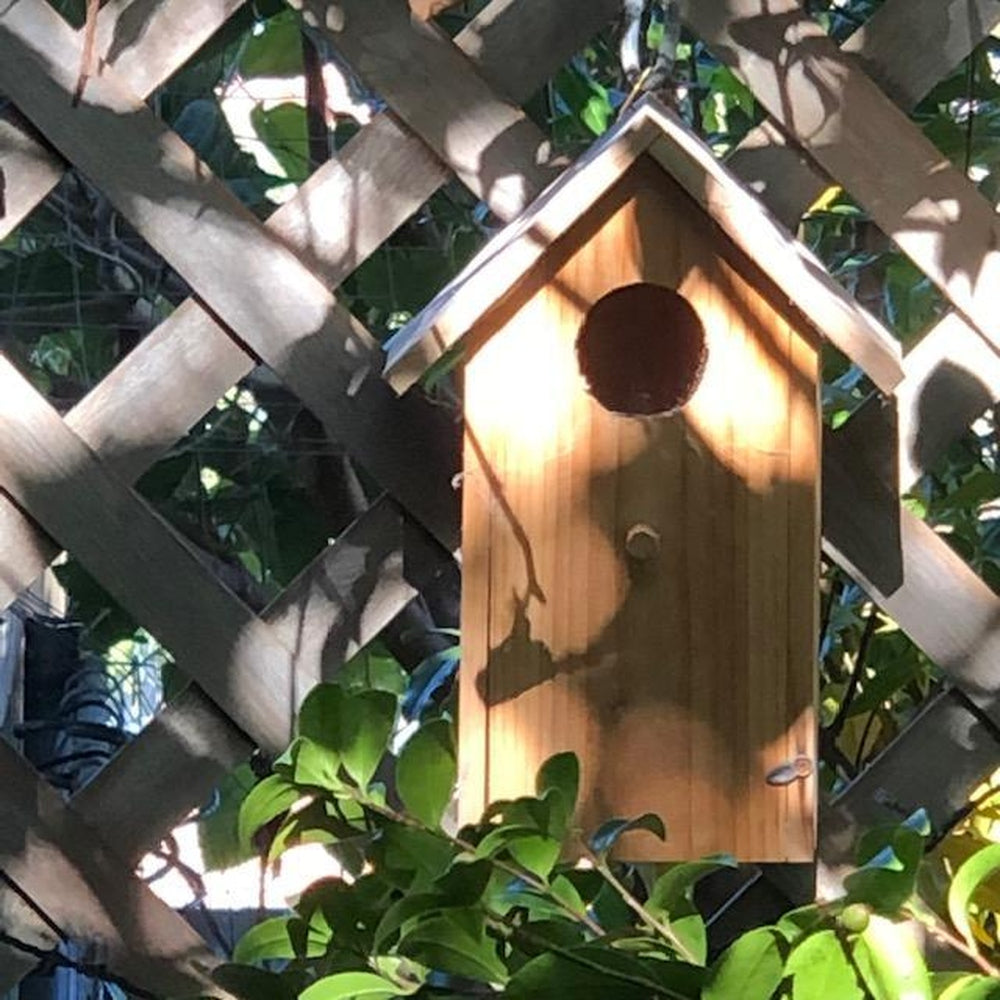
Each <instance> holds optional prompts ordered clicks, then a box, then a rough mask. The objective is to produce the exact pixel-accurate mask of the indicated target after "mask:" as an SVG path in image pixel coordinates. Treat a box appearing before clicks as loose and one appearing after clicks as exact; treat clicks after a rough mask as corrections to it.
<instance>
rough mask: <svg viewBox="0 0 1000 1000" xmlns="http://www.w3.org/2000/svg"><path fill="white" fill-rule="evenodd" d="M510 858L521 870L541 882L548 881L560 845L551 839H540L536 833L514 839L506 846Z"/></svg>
mask: <svg viewBox="0 0 1000 1000" xmlns="http://www.w3.org/2000/svg"><path fill="white" fill-rule="evenodd" d="M507 849H508V850H509V851H510V855H511V857H512V858H513V859H514V860H515V861H516V862H517V863H518V864H519V865H521V867H522V868H527V870H528V871H529V872H531V873H532V874H534V875H537V876H538V877H539V878H540V879H542V881H548V877H549V875H550V874H551V873H552V869H553V868H554V867H555V864H556V862H557V861H558V860H559V854H560V851H561V850H562V845H561V844H560V843H559V841H558V840H553V839H552V838H551V837H542V836H541V835H539V834H537V833H533V834H529V835H528V836H525V837H515V838H514V839H513V840H512V841H511V842H510V843H509V844H508V846H507Z"/></svg>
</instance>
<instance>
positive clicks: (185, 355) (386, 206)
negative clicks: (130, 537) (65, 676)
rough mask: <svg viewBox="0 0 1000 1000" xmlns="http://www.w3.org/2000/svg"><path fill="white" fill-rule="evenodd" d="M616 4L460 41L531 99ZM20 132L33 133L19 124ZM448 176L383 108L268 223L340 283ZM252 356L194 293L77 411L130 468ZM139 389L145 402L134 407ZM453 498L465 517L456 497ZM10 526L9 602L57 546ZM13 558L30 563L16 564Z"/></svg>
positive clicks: (516, 19) (73, 415) (578, 6)
mask: <svg viewBox="0 0 1000 1000" xmlns="http://www.w3.org/2000/svg"><path fill="white" fill-rule="evenodd" d="M613 8H614V2H613V0H593V2H589V3H580V0H551V2H550V3H547V4H545V5H542V6H539V5H537V4H533V3H530V2H527V3H526V2H525V0H494V3H492V4H490V5H489V6H488V7H487V8H486V9H485V10H484V11H483V12H482V13H481V14H480V15H479V16H478V17H477V18H476V19H475V20H474V21H473V22H471V23H470V25H469V26H467V27H466V28H465V29H464V30H463V31H462V32H461V33H460V34H459V36H458V38H457V39H456V42H457V44H458V45H459V47H460V48H462V49H463V51H465V52H466V53H467V55H469V57H470V59H472V60H473V61H474V62H475V63H476V64H477V66H479V67H480V68H481V70H482V73H483V75H484V77H486V78H487V79H488V80H490V81H491V82H493V83H494V84H496V85H497V86H499V87H501V89H503V90H506V91H508V92H509V93H510V94H511V95H512V96H513V97H514V98H515V99H522V98H523V97H526V96H527V95H528V94H529V93H530V92H531V91H532V90H533V89H534V88H535V87H537V86H538V85H539V84H540V83H541V82H542V80H543V79H544V78H545V76H546V74H547V73H549V72H551V69H552V67H553V65H555V64H557V63H558V61H560V60H562V59H563V58H564V57H566V56H567V55H568V54H569V53H571V52H572V51H575V49H576V48H578V47H579V45H580V44H582V43H583V42H584V41H585V40H586V39H587V38H588V37H589V36H590V35H591V34H593V32H595V31H596V30H598V28H600V27H601V25H602V24H603V23H604V22H605V21H606V20H607V18H608V17H610V16H611V12H612V10H613ZM570 14H572V17H570ZM522 18H528V19H529V24H530V27H531V31H530V32H527V33H526V34H522V33H521V31H520V29H519V27H518V26H519V24H520V23H521V19H522ZM2 128H3V123H2V122H0V129H2ZM17 141H18V142H22V141H27V139H25V137H24V136H23V135H20V134H19V136H18V137H17ZM0 148H2V142H0ZM10 176H13V177H15V178H16V177H19V176H21V175H20V174H18V173H14V174H11V175H10ZM447 176H448V172H447V169H446V168H445V167H444V166H443V164H441V162H440V161H439V160H438V159H437V157H435V156H434V155H433V154H432V153H431V152H430V151H429V150H428V148H427V147H426V146H425V145H424V143H423V142H421V140H419V139H418V138H416V137H415V136H414V135H413V134H412V133H410V132H409V131H408V130H406V129H404V128H403V127H401V126H400V125H399V123H398V122H397V121H396V120H395V119H394V118H392V117H391V116H390V115H385V114H383V115H379V116H377V117H376V119H375V120H374V121H373V122H372V123H371V124H370V125H369V126H368V127H366V128H365V129H363V130H362V131H361V132H360V133H359V134H358V135H357V136H355V137H354V138H352V139H351V141H350V142H349V143H348V144H347V145H346V146H345V147H344V149H342V150H341V151H340V153H339V155H338V158H337V160H336V161H333V162H331V163H328V164H326V165H324V167H322V168H321V169H320V170H319V171H317V172H316V173H315V174H314V175H313V176H312V177H311V178H310V179H309V180H308V181H307V182H306V184H305V185H304V186H303V188H302V189H301V190H300V191H299V193H298V195H297V196H296V198H295V199H293V200H292V201H291V202H289V203H288V204H286V205H284V206H282V207H281V208H280V209H279V210H278V211H276V212H275V213H274V215H272V216H271V218H270V219H269V220H268V226H269V227H270V228H273V230H274V232H275V233H276V235H277V236H279V237H280V238H281V239H282V240H284V241H286V242H287V243H288V244H289V245H290V246H291V247H292V248H293V249H295V250H296V251H297V252H298V253H299V255H300V256H301V257H302V258H303V259H304V260H305V261H306V262H307V264H308V265H310V266H311V267H312V268H313V269H314V270H315V272H316V273H317V274H319V275H321V276H322V277H324V278H325V279H326V280H327V281H328V282H329V283H330V285H331V286H333V285H334V284H336V283H339V281H341V280H343V278H345V277H346V276H347V275H348V274H349V273H350V272H351V271H352V270H353V269H354V268H355V267H357V266H358V265H359V264H360V263H361V262H362V261H363V260H365V259H366V257H367V256H368V255H369V254H370V253H372V252H373V251H374V250H375V249H376V248H377V247H378V246H379V245H380V244H381V243H382V242H383V241H384V240H385V239H387V238H388V237H389V235H390V234H391V233H392V232H393V231H394V230H395V229H396V228H398V226H399V225H401V224H402V223H403V222H404V221H405V220H406V219H407V218H408V217H409V216H410V215H411V214H412V213H413V212H414V211H416V209H417V208H418V207H419V205H420V204H422V203H423V202H424V201H425V200H426V199H427V198H428V197H430V195H431V194H432V193H433V192H434V190H435V189H436V188H437V187H438V186H439V185H440V184H441V183H443V181H444V180H445V179H446V177H447ZM32 207H33V206H32ZM251 366H252V362H251V360H250V359H249V357H248V356H247V355H246V354H245V353H244V352H243V351H242V350H240V349H239V348H238V347H237V345H235V344H234V343H233V341H232V340H231V338H230V337H229V336H228V335H226V334H225V333H224V331H223V329H222V328H221V327H220V326H219V325H218V324H217V323H216V322H215V321H214V320H212V319H210V318H209V317H208V314H207V313H205V312H204V311H203V310H202V309H201V308H200V307H199V306H197V305H195V304H194V303H193V302H189V303H185V304H184V305H183V306H181V307H180V309H178V310H177V311H176V312H175V313H174V314H173V315H172V316H171V317H170V319H168V320H167V321H166V323H165V324H161V326H160V327H158V328H157V330H156V331H155V332H154V333H153V334H151V335H150V336H149V337H147V338H146V339H145V340H144V341H143V342H142V343H141V344H140V345H139V347H138V348H137V349H136V350H135V351H133V352H132V354H130V355H129V356H128V357H127V358H126V359H125V360H124V361H123V362H122V363H121V364H120V365H118V367H117V368H116V369H115V370H114V371H113V372H112V373H111V374H110V375H109V376H108V377H107V378H105V379H104V381H103V382H102V383H101V385H100V386H98V387H97V389H95V390H94V391H93V392H92V393H91V394H90V395H88V396H87V397H86V398H85V399H84V400H83V401H81V403H80V404H79V405H78V406H77V407H75V408H74V409H73V410H72V411H71V412H70V414H69V415H68V417H67V419H68V421H69V423H70V424H71V426H73V427H74V429H76V430H77V432H78V433H79V434H80V435H81V436H82V437H83V438H84V439H85V440H86V441H87V442H88V444H90V445H91V447H93V448H95V449H96V450H97V451H98V452H99V453H100V454H101V455H102V457H104V458H106V459H108V460H109V461H111V462H112V463H113V467H114V468H115V471H116V473H117V474H119V475H121V476H125V477H127V478H128V479H130V480H131V479H133V478H136V477H137V476H138V475H139V474H141V472H142V471H144V470H145V468H147V467H148V465H149V464H151V463H152V462H153V461H154V460H155V459H156V458H158V457H159V456H160V455H161V454H162V453H163V451H164V450H166V449H167V448H169V447H170V446H171V445H172V444H173V443H174V442H175V441H176V440H177V439H178V438H179V437H180V436H181V435H182V434H183V433H184V432H185V430H186V429H187V428H188V427H189V426H190V425H191V424H192V423H193V422H194V421H195V420H196V419H197V418H198V416H200V415H201V414H202V413H203V412H204V411H205V410H206V409H207V408H208V407H209V406H211V405H212V403H213V402H214V401H215V399H217V398H218V397H219V396H221V395H222V393H223V392H224V391H225V390H226V389H227V388H229V386H230V385H232V384H233V383H234V382H236V381H237V380H238V379H240V378H242V377H243V376H244V375H246V374H247V373H248V372H249V371H250V368H251ZM139 398H141V399H142V400H143V405H142V406H141V407H136V406H135V400H136V399H139ZM413 405H414V406H416V405H418V404H416V403H414V404H413ZM437 416H438V418H439V419H443V418H444V417H445V414H443V413H442V412H440V411H439V412H438V413H437ZM401 419H402V418H401ZM446 436H447V435H446ZM427 463H428V464H427V470H426V475H425V479H426V481H428V482H434V481H436V480H441V481H443V480H445V479H447V480H450V478H451V475H452V472H453V469H454V461H451V460H449V461H448V462H444V463H441V464H440V468H441V470H442V471H441V473H440V474H438V473H437V472H435V471H434V469H435V465H434V461H433V459H432V456H428V457H427ZM445 470H446V471H445ZM452 506H453V513H454V514H455V517H456V521H457V508H455V506H454V505H452ZM454 531H456V532H457V524H456V526H455V528H454ZM0 538H3V539H4V540H5V563H6V569H7V572H6V573H5V574H4V576H3V579H2V580H0V603H3V604H6V603H9V602H10V600H12V599H13V597H14V596H16V593H17V592H18V591H19V590H20V589H22V588H23V587H24V586H27V584H28V583H29V582H30V581H31V580H32V579H34V578H35V576H37V574H38V573H39V572H40V571H41V570H42V568H43V567H44V565H45V563H46V562H47V561H48V560H49V559H50V558H52V557H53V556H54V555H55V554H56V551H57V550H56V549H55V548H53V547H52V546H51V543H50V542H47V541H46V540H45V539H44V538H43V537H41V536H39V535H38V534H37V531H36V529H34V527H33V526H32V525H31V524H30V522H28V521H26V520H25V519H24V518H23V517H22V516H21V515H20V513H19V512H17V511H16V510H15V509H14V508H12V507H10V506H9V504H7V503H6V502H5V501H2V500H0ZM15 565H20V566H22V567H23V568H22V569H20V570H18V571H17V572H13V571H12V570H13V567H14V566H15Z"/></svg>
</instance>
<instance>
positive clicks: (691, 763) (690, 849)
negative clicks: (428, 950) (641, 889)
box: [460, 161, 819, 860]
mask: <svg viewBox="0 0 1000 1000" xmlns="http://www.w3.org/2000/svg"><path fill="white" fill-rule="evenodd" d="M723 243H724V241H723ZM744 265H745V262H744V261H743V260H742V259H741V255H739V254H738V253H737V252H736V251H734V250H732V249H731V248H729V249H728V250H727V251H726V253H725V255H724V256H720V255H719V253H718V251H717V248H716V247H715V246H713V244H712V243H711V240H710V238H709V237H708V236H707V235H706V230H705V227H704V224H703V216H702V215H701V210H700V209H699V208H698V207H697V206H696V205H695V204H694V203H693V202H692V201H691V200H690V199H689V198H688V196H687V195H686V194H685V193H684V192H683V190H681V189H680V188H679V187H678V186H677V185H675V184H672V183H671V182H670V181H669V180H668V179H667V178H665V177H664V175H663V174H662V172H661V171H660V170H659V169H658V168H657V167H656V165H655V164H653V163H651V162H649V161H640V163H639V164H638V165H637V166H636V167H635V168H633V171H632V172H630V173H629V174H628V175H627V179H626V180H624V181H623V182H621V183H620V184H619V185H617V186H616V187H615V188H614V189H613V190H612V192H610V193H609V194H607V195H606V196H605V197H604V198H603V199H602V200H601V201H599V202H598V204H597V205H596V206H594V208H593V209H591V211H590V212H588V213H587V215H586V216H585V217H584V219H583V220H581V221H580V222H579V223H578V224H577V225H576V226H575V227H574V228H573V230H571V233H570V234H569V235H567V237H566V238H565V239H564V241H563V242H562V243H561V244H560V247H559V248H558V251H556V252H553V254H552V255H550V257H549V258H547V259H546V270H545V274H544V276H542V275H539V276H538V277H537V279H536V281H535V282H534V283H533V284H532V286H531V287H530V289H527V290H524V291H523V292H522V293H521V294H519V295H518V296H517V297H516V298H515V299H512V300H511V301H510V302H509V303H508V305H507V307H506V308H507V314H506V321H505V322H504V323H502V324H501V326H500V329H499V332H497V333H496V334H494V335H493V336H492V337H491V338H490V339H489V340H488V342H486V343H485V344H484V346H483V347H482V348H481V349H480V350H479V351H478V353H477V354H476V355H475V356H474V358H473V359H472V360H471V361H470V363H469V365H468V366H467V371H466V407H467V408H466V424H467V437H466V463H467V464H466V482H465V494H464V495H465V517H466V519H467V520H466V523H468V524H470V525H471V526H473V527H474V528H475V529H476V530H475V531H474V532H473V531H470V532H469V533H468V534H467V535H466V537H465V539H464V548H463V552H464V562H463V572H464V580H465V585H464V591H463V629H464V634H465V636H466V637H467V638H466V642H467V643H468V644H469V651H470V652H467V654H466V659H465V661H464V662H463V667H462V671H463V673H462V687H463V694H462V699H463V700H462V711H463V717H462V726H461V730H460V740H461V750H460V759H461V761H462V764H461V768H462V774H463V777H465V776H467V775H468V774H469V772H470V771H475V772H476V773H480V774H481V773H485V774H486V776H487V777H486V782H485V788H482V787H481V784H477V783H476V781H475V779H474V778H473V781H472V782H471V788H470V787H467V786H465V785H463V786H462V788H461V789H460V795H461V797H462V812H463V815H464V816H466V817H471V816H473V815H475V814H476V813H478V811H479V810H481V809H482V807H483V805H484V804H485V801H486V800H492V799H495V798H498V797H500V798H504V797H508V796H510V795H516V794H520V793H523V792H524V791H526V790H527V789H529V788H531V787H532V782H533V778H534V770H535V769H536V768H537V766H538V765H539V764H540V763H541V761H542V760H543V759H544V758H545V757H546V756H548V755H549V754H550V753H554V752H557V751H558V750H562V749H566V748H570V749H573V750H574V751H576V752H577V753H578V754H580V757H581V761H582V767H583V774H584V780H583V788H584V792H583V801H584V809H583V819H584V822H585V823H587V822H591V823H592V822H594V821H595V820H596V819H597V818H598V817H601V816H608V815H636V814H638V813H642V812H644V811H647V810H653V811H656V812H660V813H662V814H664V816H665V818H666V820H667V823H668V827H669V828H670V831H671V836H670V839H669V841H668V844H667V846H666V848H662V847H661V846H660V845H658V844H656V843H655V842H654V841H652V839H647V840H645V841H644V840H642V839H641V838H639V839H636V840H635V841H634V842H633V843H632V844H631V845H629V846H628V847H627V848H625V849H624V853H625V854H627V855H628V856H629V857H642V858H664V857H669V858H678V857H693V856H698V855H701V854H704V853H710V852H712V851H722V850H725V851H733V852H735V853H736V854H738V855H739V856H740V857H743V858H751V859H760V860H769V859H770V860H792V859H795V860H806V859H809V858H811V856H812V851H813V845H814V832H815V831H814V816H815V798H814V796H815V791H814V787H813V781H812V780H806V781H804V782H798V783H795V784H793V785H791V786H786V787H783V788H777V787H773V786H769V785H767V784H766V782H765V781H764V777H765V775H766V774H767V773H768V772H769V771H770V770H771V769H772V768H774V767H777V766H779V765H780V764H782V763H784V762H785V761H786V760H788V759H789V756H794V755H795V754H797V753H801V754H806V755H809V756H812V755H814V753H815V745H814V741H815V734H814V727H815V714H814V696H813V691H814V687H813V686H814V674H815V645H814V644H815V574H816V571H817V559H818V524H817V518H816V502H817V501H816V490H817V478H816V477H817V474H818V460H819V435H818V408H817V407H818V403H817V397H816V377H817V375H816V347H815V341H808V342H807V341H805V340H804V339H803V338H802V337H801V335H800V334H799V333H797V332H796V331H794V330H793V329H792V328H791V327H790V326H789V324H788V322H787V320H786V319H785V318H783V317H782V315H781V314H779V313H778V312H777V311H776V310H775V307H774V306H772V305H771V304H769V303H768V302H767V301H765V300H764V299H763V298H761V296H760V295H759V294H758V293H757V292H755V291H754V290H753V288H752V286H751V284H750V283H749V282H748V280H747V276H746V270H745V266H744ZM643 279H647V280H651V281H654V282H657V283H662V284H666V285H667V286H668V287H674V288H678V289H679V290H680V291H681V292H682V294H683V295H685V297H687V298H688V300H689V301H690V302H691V303H692V304H693V305H694V306H695V308H696V310H697V311H698V312H699V314H700V316H701V317H702V321H703V322H704V324H705V326H706V331H707V337H708V343H709V362H708V367H707V369H706V373H705V376H704V380H703V381H702V383H701V386H700V387H699V389H698V390H697V391H696V393H695V396H694V397H693V399H692V400H691V402H690V403H689V404H688V406H687V407H685V409H684V410H683V411H682V415H679V416H675V417H672V418H649V419H647V420H638V419H634V418H624V417H620V416H616V415H613V414H610V413H609V412H607V411H605V410H604V409H603V408H601V407H600V406H599V405H598V404H596V403H595V402H594V401H593V400H592V398H591V397H590V396H589V395H588V394H587V393H586V392H585V391H584V389H583V386H582V380H581V377H580V375H579V373H578V370H577V366H576V360H575V353H574V351H575V348H574V344H575V338H576V332H577V330H578V327H579V322H580V320H581V318H582V316H583V313H584V311H585V310H586V308H587V307H588V306H589V305H590V304H592V303H593V302H594V301H596V300H597V299H598V298H599V297H600V296H601V295H603V294H605V293H606V292H608V291H610V290H611V289H613V288H615V287H618V286H620V285H623V284H627V283H630V282H632V281H636V280H643ZM793 345H794V346H793ZM511 392H516V394H517V398H518V401H519V403H518V408H517V410H516V411H511V408H510V406H509V404H508V403H506V402H505V400H509V398H510V393H511ZM790 419H794V422H795V433H794V436H790V433H789V430H788V428H789V426H790V424H789V421H790ZM484 521H485V522H487V523H486V524H485V525H484ZM636 523H643V524H649V525H652V526H653V527H654V528H655V529H656V530H657V531H658V532H659V534H660V536H661V551H660V555H659V556H658V557H657V558H656V559H655V560H654V561H653V563H649V564H644V565H641V566H637V565H635V564H634V563H630V561H629V560H628V559H627V558H626V557H625V554H624V550H623V540H624V537H625V534H626V532H627V530H628V529H629V528H630V527H631V526H632V525H634V524H636ZM792 563H795V564H796V567H797V569H796V573H795V574H794V577H793V576H792V575H791V574H790V572H789V566H790V564H792ZM805 576H808V578H809V581H810V583H809V586H808V587H806V588H805V589H803V588H802V587H801V582H802V579H803V578H804V577H805ZM720 606H721V607H724V608H726V609H727V611H726V618H725V620H723V621H720V620H719V619H718V617H717V616H718V609H719V608H720ZM484 619H485V621H484ZM470 623H471V625H470ZM484 625H485V626H486V629H487V633H488V640H487V641H486V642H485V643H483V641H482V636H481V634H470V627H471V628H476V627H478V628H480V629H482V627H483V626H484ZM470 653H471V655H470ZM470 688H471V689H472V691H474V692H475V694H473V693H472V692H471V691H470ZM484 757H485V760H486V767H485V770H482V769H480V768H479V765H478V763H476V764H474V765H473V766H472V767H468V768H467V767H466V766H465V760H466V759H469V760H471V761H473V762H478V761H480V760H482V759H483V758H484ZM470 792H471V794H470ZM480 793H484V797H478V798H477V796H480Z"/></svg>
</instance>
